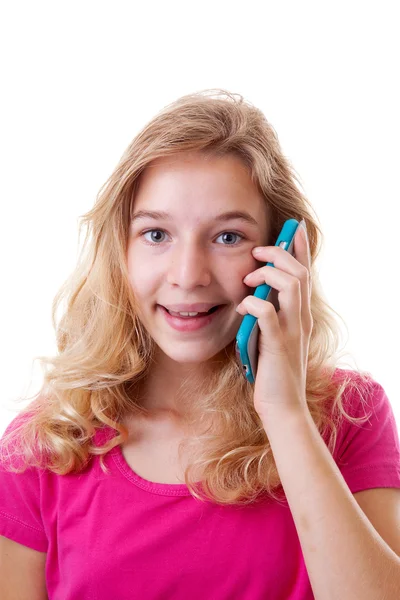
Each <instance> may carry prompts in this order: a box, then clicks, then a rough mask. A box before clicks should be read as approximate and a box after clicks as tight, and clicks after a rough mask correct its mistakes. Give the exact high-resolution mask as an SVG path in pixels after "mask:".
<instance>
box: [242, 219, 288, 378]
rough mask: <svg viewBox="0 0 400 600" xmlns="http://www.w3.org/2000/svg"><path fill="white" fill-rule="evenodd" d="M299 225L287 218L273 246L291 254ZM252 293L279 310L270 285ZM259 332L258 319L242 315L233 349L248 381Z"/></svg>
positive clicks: (253, 371)
mask: <svg viewBox="0 0 400 600" xmlns="http://www.w3.org/2000/svg"><path fill="white" fill-rule="evenodd" d="M299 225H300V223H299V222H298V221H296V219H288V220H287V221H285V223H284V225H283V227H282V229H281V232H280V234H279V236H278V239H277V241H276V243H275V246H280V247H281V248H283V249H284V250H286V251H287V252H290V254H292V255H293V250H294V236H295V235H296V231H297V228H298V227H299ZM266 265H267V266H269V267H273V266H274V264H273V263H270V262H268V263H266ZM253 295H254V296H256V297H257V298H261V299H262V300H266V301H267V302H271V303H272V304H273V305H274V307H275V310H276V311H277V312H278V311H279V309H280V307H279V302H278V291H277V290H275V289H274V288H272V287H271V286H270V285H267V284H266V283H263V284H261V285H259V286H257V287H256V289H255V291H254V294H253ZM259 332H260V328H259V326H258V319H257V318H256V317H254V316H253V315H249V314H247V315H244V317H243V320H242V322H241V325H240V327H239V331H238V332H237V335H236V345H235V351H236V356H237V358H238V360H239V364H240V365H241V366H242V372H243V375H244V376H245V377H246V379H247V380H248V381H249V382H250V383H254V380H255V376H256V373H257V363H258V337H259Z"/></svg>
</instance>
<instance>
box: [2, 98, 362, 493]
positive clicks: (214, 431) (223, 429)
mask: <svg viewBox="0 0 400 600" xmlns="http://www.w3.org/2000/svg"><path fill="white" fill-rule="evenodd" d="M189 151H190V152H201V153H203V154H208V155H213V156H223V155H226V154H235V156H237V157H239V158H240V159H241V160H242V161H243V163H244V165H246V166H247V167H248V170H249V173H250V175H251V178H252V181H253V182H255V183H256V185H257V186H258V188H259V190H260V191H261V193H262V196H263V197H264V200H265V202H266V204H267V206H268V208H269V215H270V219H271V220H270V226H271V230H270V231H271V237H272V239H276V237H277V236H278V234H279V231H280V229H281V227H282V225H283V223H284V222H285V221H286V220H287V219H290V218H294V219H297V220H298V221H300V220H301V219H304V220H305V222H306V225H307V232H308V237H309V244H310V251H311V263H312V266H311V277H312V282H313V286H312V294H311V313H312V318H313V330H312V334H311V339H310V345H309V358H308V367H307V381H306V399H307V404H308V407H309V410H310V413H311V416H312V418H313V420H314V422H315V424H316V426H317V427H318V430H319V431H320V433H321V435H323V436H324V439H325V440H326V443H327V446H328V448H329V450H330V451H331V452H333V449H334V447H335V443H336V437H337V430H338V427H339V424H340V423H341V421H342V419H347V420H349V421H351V422H354V423H356V422H358V421H359V420H360V419H357V418H355V417H354V416H351V414H349V413H348V412H347V411H346V409H345V406H344V398H345V394H346V393H347V392H348V391H349V390H353V389H355V388H356V389H357V390H358V391H359V392H360V395H361V398H362V399H363V397H365V394H366V392H367V393H368V387H369V386H370V384H371V381H372V377H371V375H370V374H369V373H366V372H361V371H360V370H359V369H357V372H356V373H355V372H354V371H347V370H344V369H339V368H338V364H339V359H340V356H341V355H340V353H339V350H338V347H339V342H340V329H339V326H338V323H337V321H336V319H335V317H334V315H337V316H339V315H338V313H336V311H334V310H333V309H332V308H331V307H329V305H328V304H327V302H326V301H325V299H324V297H323V293H322V290H321V286H320V284H319V281H318V273H317V271H316V269H315V260H316V258H317V256H318V254H319V252H320V249H321V244H322V232H321V230H320V227H319V226H318V223H317V219H316V217H315V214H314V212H313V210H312V207H311V205H310V203H309V201H308V200H307V198H306V196H305V195H304V193H303V192H302V186H301V182H300V179H299V177H298V176H297V174H296V172H295V170H294V168H293V167H292V166H291V164H290V162H289V160H288V159H287V158H286V157H285V156H284V154H283V152H282V149H281V147H280V144H279V141H278V137H277V134H276V132H275V130H274V128H273V127H272V125H271V124H270V123H269V122H268V121H267V119H266V118H265V116H264V114H263V113H262V112H261V110H259V109H258V108H256V107H254V106H253V105H252V104H251V103H249V102H247V101H245V100H244V99H243V97H242V96H241V95H239V94H233V93H230V92H228V91H226V90H221V89H217V90H215V89H212V90H203V91H201V92H198V93H194V94H190V95H186V96H183V97H181V98H179V99H178V100H176V101H175V102H173V103H171V104H169V105H168V106H166V107H165V108H164V109H163V110H162V111H161V112H159V113H158V114H157V115H156V116H155V117H154V118H153V119H152V120H151V121H150V122H149V123H148V124H147V125H146V126H145V127H144V128H143V129H142V130H141V131H140V132H139V133H138V135H136V137H135V138H134V139H133V141H132V142H131V143H130V145H129V146H128V148H127V149H126V151H125V152H124V154H123V155H122V157H121V159H120V161H119V163H118V164H117V166H116V168H115V169H114V171H113V173H112V174H111V176H110V177H109V178H108V180H107V181H106V182H105V184H104V185H103V186H102V187H101V189H100V191H99V193H98V195H97V197H96V202H95V204H94V206H93V208H92V209H91V210H90V211H89V212H87V213H86V214H84V215H83V216H81V217H80V219H81V223H80V226H79V239H80V236H81V233H82V228H83V227H84V226H85V227H86V236H85V240H84V243H83V247H82V248H81V250H80V252H79V255H78V259H77V264H76V266H75V269H74V270H73V272H72V273H71V274H70V276H69V277H68V278H67V279H66V280H65V282H64V283H63V285H62V286H61V287H60V289H59V291H58V292H57V294H56V296H55V298H54V300H53V305H52V322H53V327H54V330H55V335H56V341H57V349H58V352H57V354H56V355H55V356H38V357H35V359H34V360H36V359H37V360H39V361H40V362H41V365H42V368H43V373H44V380H43V384H42V386H41V389H40V391H39V392H38V393H37V394H36V395H35V397H34V399H33V401H32V402H30V404H29V405H28V406H27V407H25V408H24V409H23V410H22V411H21V412H20V415H18V418H17V419H15V423H14V427H13V428H12V430H11V431H6V433H5V435H4V436H3V438H2V441H1V455H0V458H1V460H2V461H4V462H7V463H9V459H10V458H11V457H12V456H18V457H19V459H20V461H19V465H18V466H11V465H10V466H9V468H10V470H12V471H15V472H21V471H24V470H25V469H26V468H27V467H28V466H37V467H43V466H45V467H46V468H48V469H50V470H52V471H53V472H54V473H56V474H59V475H64V474H66V473H78V472H79V471H81V470H82V469H83V468H84V467H85V466H86V464H87V463H88V461H89V460H90V459H91V457H93V455H100V465H101V468H102V469H103V471H104V472H106V473H107V472H108V467H107V466H106V465H105V463H104V455H105V454H106V453H107V452H109V451H110V450H111V449H112V448H113V447H115V446H116V445H119V444H123V443H124V442H125V441H126V440H127V438H128V430H127V428H126V427H125V425H123V423H122V421H123V419H124V418H125V417H127V416H128V415H130V416H131V418H132V417H133V418H134V417H135V415H138V416H140V415H142V416H146V415H147V416H148V415H149V412H148V410H147V409H145V408H144V406H142V405H141V403H140V400H139V397H138V395H137V394H136V392H137V390H138V386H139V383H140V382H143V380H144V379H145V378H146V377H147V376H148V374H149V373H150V372H151V364H152V359H153V357H154V352H155V342H154V341H153V340H152V338H151V337H150V336H149V334H148V332H147V331H146V329H145V328H144V326H143V324H142V323H141V321H140V319H139V316H138V310H137V308H138V307H137V304H136V300H135V296H134V293H133V290H132V288H131V285H130V283H129V279H128V271H127V254H126V253H127V243H128V234H129V223H130V217H131V214H132V211H133V208H134V201H135V191H136V189H137V186H138V181H139V177H140V174H141V173H142V172H143V171H144V169H146V167H147V166H148V165H149V164H150V163H151V162H152V161H153V160H154V159H156V158H158V157H164V156H166V155H172V154H177V153H180V152H189ZM58 313H60V314H59V315H58ZM57 315H58V316H57ZM234 343H235V340H233V341H232V343H230V344H229V345H228V346H227V347H226V348H225V349H224V351H223V352H222V354H221V356H219V360H218V361H217V362H216V368H215V371H214V374H213V375H212V376H210V377H209V378H206V380H204V381H202V382H201V388H200V392H201V394H200V396H201V397H200V400H199V402H197V403H196V406H190V401H189V399H188V397H187V394H186V393H185V391H186V386H187V385H188V382H187V381H183V382H182V387H181V390H180V399H179V400H180V403H181V404H180V406H182V410H183V412H184V414H185V415H186V418H187V423H188V424H189V425H190V424H195V425H196V432H197V434H196V435H195V436H191V437H189V438H187V439H184V440H183V441H182V443H181V446H180V450H181V452H183V451H185V452H187V453H188V455H190V456H191V457H192V459H191V461H190V462H189V464H188V465H187V466H186V470H185V483H186V485H187V486H188V487H189V490H190V492H191V494H192V495H193V496H194V497H196V498H198V499H199V500H202V501H206V500H210V501H213V502H215V503H219V504H246V503H249V502H254V501H256V500H257V499H258V497H260V496H261V495H264V494H267V495H269V496H271V497H273V498H274V499H275V500H277V501H280V500H281V499H282V495H280V492H282V491H283V488H282V486H281V482H280V477H279V473H278V471H277V468H276V464H275V461H274V457H273V454H272V451H271V446H270V443H269V440H268V437H267V435H266V433H265V430H264V428H263V426H262V423H261V421H260V418H259V415H258V414H257V412H256V411H255V408H254V404H253V386H252V385H251V384H249V383H248V382H247V381H246V380H245V378H244V377H243V375H242V373H241V370H240V367H239V365H238V363H237V360H236V357H235V352H234ZM365 384H366V385H365ZM188 389H189V388H188ZM31 399H32V398H31ZM185 411H186V412H185ZM368 416H369V415H368ZM368 416H366V417H365V419H367V418H368ZM19 417H26V418H19ZM361 420H363V418H361ZM105 426H108V427H109V428H111V430H112V431H113V436H111V437H110V439H108V440H107V441H106V443H105V444H103V445H98V444H96V443H95V442H94V435H95V433H96V431H97V430H98V429H101V428H104V427H105ZM198 472H199V473H201V474H202V476H201V481H200V482H199V481H197V479H196V477H195V474H196V473H198ZM283 496H284V494H283Z"/></svg>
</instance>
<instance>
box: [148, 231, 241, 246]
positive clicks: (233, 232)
mask: <svg viewBox="0 0 400 600" xmlns="http://www.w3.org/2000/svg"><path fill="white" fill-rule="evenodd" d="M154 232H158V233H161V234H165V231H164V230H163V229H148V230H147V231H142V233H141V234H140V235H141V236H143V237H144V238H145V240H146V242H147V243H148V244H150V245H152V246H157V245H159V243H160V242H162V241H163V240H162V239H161V240H160V238H158V239H155V238H154V237H152V236H151V239H150V240H148V239H147V238H146V237H145V236H146V233H150V234H153V233H154ZM223 235H227V236H232V235H233V236H236V237H237V238H238V237H239V238H240V239H241V240H242V239H244V236H243V235H242V234H241V233H236V232H235V231H224V232H223V233H221V234H220V235H219V236H218V237H221V236H223ZM217 239H218V238H217ZM222 245H223V246H237V242H236V243H228V244H222Z"/></svg>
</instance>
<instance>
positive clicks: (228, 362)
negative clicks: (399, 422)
mask: <svg viewBox="0 0 400 600" xmlns="http://www.w3.org/2000/svg"><path fill="white" fill-rule="evenodd" d="M289 218H295V219H297V220H299V221H302V222H303V224H304V227H300V228H299V229H298V231H297V233H296V237H295V243H294V256H292V255H290V254H289V253H288V252H285V251H284V250H283V249H282V248H279V247H275V246H274V244H275V241H276V239H277V236H278V234H279V231H280V229H281V227H282V225H283V223H284V222H285V221H286V220H287V219H289ZM82 223H83V224H86V225H87V227H88V229H87V235H86V239H85V244H84V247H83V250H82V252H81V254H80V256H79V260H78V265H77V267H76V270H75V271H74V273H73V274H72V275H71V277H70V278H69V279H68V280H67V281H66V283H65V284H64V285H63V287H62V288H61V290H60V291H59V293H58V294H57V296H56V298H55V300H54V305H53V320H54V321H53V322H54V324H55V328H56V334H57V344H58V354H57V356H54V357H50V358H49V357H47V358H46V357H41V360H42V361H43V363H44V364H45V365H47V369H46V371H45V377H44V384H43V386H42V388H41V390H40V393H39V394H37V396H36V397H35V399H34V400H33V402H31V403H30V404H29V406H28V407H27V408H26V409H24V410H23V411H21V413H20V414H19V415H18V416H17V417H16V418H15V419H14V420H13V421H12V423H11V424H10V426H9V427H8V429H7V430H6V432H5V434H4V436H3V439H2V444H1V458H2V460H1V470H0V476H1V485H0V534H1V536H2V537H1V538H0V540H1V544H0V589H1V592H2V593H1V598H3V599H4V600H10V599H11V598H14V597H18V598H21V599H27V600H28V599H29V600H43V599H45V598H49V599H51V600H83V599H84V600H114V599H115V600H128V599H129V600H131V599H132V598H140V599H141V600H165V599H169V598H171V599H176V600H187V599H188V598H191V599H193V600H197V599H202V600H203V599H210V600H235V599H237V600H265V599H266V598H268V599H271V600H305V599H309V598H317V599H318V600H328V599H331V598H340V599H343V600H345V599H351V600H355V599H361V598H362V599H363V600H369V599H371V600H372V599H374V600H376V598H378V597H383V596H385V598H386V599H394V598H398V597H399V594H400V528H399V525H400V521H399V514H400V512H399V510H400V491H399V488H400V450H399V438H398V434H397V429H396V424H395V421H394V416H393V412H392V409H391V406H390V403H389V400H388V398H387V396H386V394H385V391H384V389H383V388H382V386H381V385H380V384H379V383H377V382H376V381H374V379H373V378H372V377H371V375H370V374H368V373H365V372H360V371H352V370H349V369H341V368H339V367H338V366H337V365H338V353H337V345H338V332H337V325H336V322H335V320H334V317H333V316H332V314H331V313H330V311H331V309H329V307H328V305H327V304H326V302H325V301H324V299H323V294H322V292H321V289H320V287H319V284H318V279H317V273H316V272H315V269H314V265H315V259H316V257H317V255H318V251H319V245H320V242H321V231H320V229H319V227H318V224H317V222H316V219H315V217H314V216H313V213H312V209H311V206H310V205H309V203H308V201H307V199H306V197H305V196H304V195H303V194H302V192H301V191H300V189H299V186H297V185H296V176H295V174H294V170H293V169H292V167H291V166H290V164H289V162H288V160H287V159H286V158H285V157H284V155H283V153H282V150H281V148H280V145H279V142H278V139H277V136H276V134H275V132H274V130H273V128H272V127H271V125H270V124H269V123H268V121H267V120H266V119H265V117H264V115H263V114H262V112H261V111H260V110H258V109H257V108H255V107H253V106H252V105H250V104H248V103H246V102H244V100H243V98H242V97H241V96H238V95H235V94H230V93H228V92H225V91H223V90H217V91H215V90H206V91H204V92H202V93H198V94H193V95H189V96H185V97H183V98H180V99H179V100H178V101H176V102H175V103H173V104H172V105H170V106H168V107H166V108H165V109H164V110H163V111H162V112H161V113H160V114H158V115H157V116H156V117H155V118H154V119H153V120H152V121H151V122H150V123H149V124H148V125H147V126H146V127H144V129H143V130H142V131H141V132H140V133H139V134H138V135H137V136H136V137H135V139H134V140H133V142H132V143H131V145H130V146H129V147H128V149H127V150H126V152H125V154H124V155H123V156H122V159H121V161H120V163H119V164H118V166H117V167H116V169H115V171H114V173H113V174H112V175H111V177H110V178H109V180H108V181H107V183H106V184H105V186H104V187H103V188H102V190H101V192H100V194H99V196H98V198H97V201H96V204H95V206H94V208H93V209H92V210H91V211H89V212H88V213H87V214H86V215H84V217H83V221H82ZM85 248H86V253H85V252H84V249H85ZM267 262H272V263H273V264H274V267H271V266H265V264H266V263H267ZM261 283H267V284H269V285H271V286H272V287H273V288H275V289H276V290H278V292H279V296H278V297H279V306H280V310H279V311H278V312H277V311H276V310H275V308H274V306H273V305H272V304H271V303H270V302H266V301H263V300H261V299H259V298H256V297H254V296H253V292H254V288H255V287H256V286H258V285H259V284H261ZM62 302H64V306H63V307H62V312H61V314H60V318H59V321H58V323H57V322H56V312H57V309H58V308H59V307H60V306H61V305H62ZM332 312H334V311H332ZM246 313H249V314H252V315H254V316H255V317H257V318H258V322H259V326H260V336H259V362H258V370H257V375H256V380H255V383H254V385H252V384H250V383H248V381H247V380H246V379H245V378H244V377H243V374H242V372H241V366H240V365H239V364H238V362H237V360H236V356H235V337H236V333H237V331H238V328H239V326H240V323H241V320H242V318H243V315H245V314H246Z"/></svg>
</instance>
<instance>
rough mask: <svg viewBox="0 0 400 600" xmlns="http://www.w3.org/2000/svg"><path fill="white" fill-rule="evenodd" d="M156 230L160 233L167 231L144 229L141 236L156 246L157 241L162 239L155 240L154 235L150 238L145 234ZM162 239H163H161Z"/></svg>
mask: <svg viewBox="0 0 400 600" xmlns="http://www.w3.org/2000/svg"><path fill="white" fill-rule="evenodd" d="M154 231H157V232H158V233H163V234H165V231H164V230H163V229H148V230H147V231H142V233H141V234H140V235H141V236H143V237H144V239H145V240H146V241H147V242H148V243H149V244H153V246H156V245H157V243H158V242H159V241H160V239H156V240H154V238H153V236H152V239H151V240H148V239H147V238H146V237H145V236H146V233H153V232H154ZM161 241H162V240H161Z"/></svg>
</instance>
